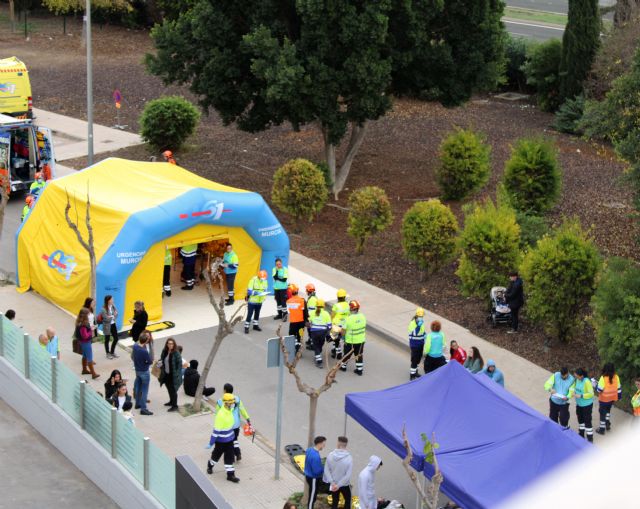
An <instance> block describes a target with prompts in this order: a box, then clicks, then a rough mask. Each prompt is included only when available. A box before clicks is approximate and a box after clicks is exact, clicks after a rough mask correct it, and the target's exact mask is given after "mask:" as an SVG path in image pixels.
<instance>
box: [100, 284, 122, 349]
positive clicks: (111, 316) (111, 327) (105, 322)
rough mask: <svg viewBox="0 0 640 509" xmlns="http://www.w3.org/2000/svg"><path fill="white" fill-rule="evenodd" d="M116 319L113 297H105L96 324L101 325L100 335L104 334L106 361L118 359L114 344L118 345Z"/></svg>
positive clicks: (116, 311) (116, 313)
mask: <svg viewBox="0 0 640 509" xmlns="http://www.w3.org/2000/svg"><path fill="white" fill-rule="evenodd" d="M117 318H118V309H117V308H116V305H115V304H114V303H113V297H112V296H111V295H106V296H105V298H104V305H103V306H102V310H101V311H100V314H99V315H98V323H101V324H102V333H103V334H104V351H105V353H106V354H107V359H113V358H114V357H115V358H118V357H119V356H118V354H116V344H117V343H118V328H117V327H116V319H117ZM111 336H113V343H112V344H111V349H109V338H111Z"/></svg>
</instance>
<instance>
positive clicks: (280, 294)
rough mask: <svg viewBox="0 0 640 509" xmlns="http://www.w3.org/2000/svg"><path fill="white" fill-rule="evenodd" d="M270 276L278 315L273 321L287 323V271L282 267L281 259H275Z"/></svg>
mask: <svg viewBox="0 0 640 509" xmlns="http://www.w3.org/2000/svg"><path fill="white" fill-rule="evenodd" d="M271 275H272V277H273V294H274V296H275V298H276V308H277V310H278V314H277V315H275V316H274V317H273V319H274V320H282V321H283V322H286V321H287V287H288V286H289V283H288V280H289V269H288V268H287V267H284V266H283V265H282V259H281V258H276V266H275V267H274V268H273V270H272V272H271Z"/></svg>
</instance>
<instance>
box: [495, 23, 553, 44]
mask: <svg viewBox="0 0 640 509" xmlns="http://www.w3.org/2000/svg"><path fill="white" fill-rule="evenodd" d="M502 22H503V23H504V25H505V27H506V28H507V32H509V33H510V34H511V35H513V36H516V37H527V38H529V39H535V40H536V41H547V40H549V39H562V34H563V33H564V28H560V27H555V26H546V25H542V24H539V23H535V22H533V21H517V20H506V19H503V20H502Z"/></svg>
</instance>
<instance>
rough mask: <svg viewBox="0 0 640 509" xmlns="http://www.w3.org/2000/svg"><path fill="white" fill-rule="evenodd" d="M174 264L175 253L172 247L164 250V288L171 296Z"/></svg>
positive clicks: (167, 294)
mask: <svg viewBox="0 0 640 509" xmlns="http://www.w3.org/2000/svg"><path fill="white" fill-rule="evenodd" d="M172 265H173V255H172V254H171V249H165V251H164V272H163V274H162V290H163V291H164V294H165V295H166V296H167V297H171V266H172Z"/></svg>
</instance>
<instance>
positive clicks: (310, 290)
mask: <svg viewBox="0 0 640 509" xmlns="http://www.w3.org/2000/svg"><path fill="white" fill-rule="evenodd" d="M304 289H305V290H306V291H307V293H311V292H315V291H316V287H315V286H313V283H309V284H308V285H307V286H305V287H304Z"/></svg>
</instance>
